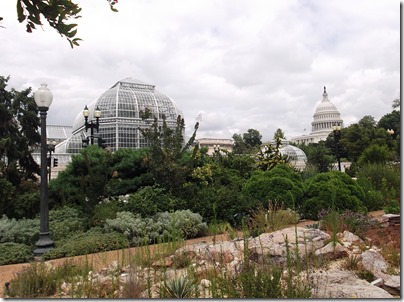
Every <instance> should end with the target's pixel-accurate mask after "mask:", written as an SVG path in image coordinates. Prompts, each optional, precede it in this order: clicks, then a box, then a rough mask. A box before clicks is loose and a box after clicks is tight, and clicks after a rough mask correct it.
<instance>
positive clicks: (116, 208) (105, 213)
mask: <svg viewBox="0 0 404 302" xmlns="http://www.w3.org/2000/svg"><path fill="white" fill-rule="evenodd" d="M126 196H127V198H129V195H126ZM124 197H125V196H119V197H114V198H111V199H105V200H103V201H102V202H101V203H99V204H97V205H96V206H95V208H94V213H93V216H92V218H91V225H92V226H104V224H105V222H106V221H107V219H114V218H116V213H118V212H121V211H123V209H124V202H125V201H124V200H126V199H124Z"/></svg>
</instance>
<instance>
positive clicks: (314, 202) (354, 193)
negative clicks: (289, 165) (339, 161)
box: [299, 171, 367, 220]
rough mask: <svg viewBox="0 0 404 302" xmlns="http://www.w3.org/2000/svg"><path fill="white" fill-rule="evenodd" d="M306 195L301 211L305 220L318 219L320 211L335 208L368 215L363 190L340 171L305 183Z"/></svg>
mask: <svg viewBox="0 0 404 302" xmlns="http://www.w3.org/2000/svg"><path fill="white" fill-rule="evenodd" d="M304 184H305V187H306V189H305V194H304V198H303V203H302V206H301V207H300V209H299V211H300V213H301V216H302V217H303V218H308V219H313V220H317V219H318V215H317V214H318V213H319V211H320V210H323V209H328V208H332V207H333V206H334V207H335V210H336V211H338V212H342V211H344V210H351V211H353V212H357V213H366V212H367V208H366V206H365V204H364V199H365V193H364V191H363V189H362V188H361V187H360V186H359V185H358V184H357V183H356V182H355V181H354V180H353V179H352V178H351V177H349V176H348V175H347V174H345V173H341V172H339V171H331V172H327V173H320V174H317V175H316V176H314V177H312V178H310V179H308V180H306V181H305V183H304Z"/></svg>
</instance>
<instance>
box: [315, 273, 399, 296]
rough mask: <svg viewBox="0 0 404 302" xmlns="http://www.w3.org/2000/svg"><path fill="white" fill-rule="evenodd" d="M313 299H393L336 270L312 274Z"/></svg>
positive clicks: (386, 293)
mask: <svg viewBox="0 0 404 302" xmlns="http://www.w3.org/2000/svg"><path fill="white" fill-rule="evenodd" d="M310 276H311V278H313V283H314V285H315V288H314V289H313V290H312V295H313V298H316V299H318V298H346V299H352V298H360V299H370V298H393V296H392V295H390V294H389V293H388V292H387V291H385V290H384V289H381V288H380V287H377V286H374V285H372V284H370V283H369V282H367V281H365V280H362V279H358V278H357V277H356V276H355V275H354V274H353V273H351V272H348V271H341V270H338V269H334V270H329V271H322V272H315V273H312V274H311V275H310Z"/></svg>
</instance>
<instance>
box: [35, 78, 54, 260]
mask: <svg viewBox="0 0 404 302" xmlns="http://www.w3.org/2000/svg"><path fill="white" fill-rule="evenodd" d="M34 99H35V103H36V104H37V106H38V110H39V113H40V118H41V201H40V213H39V214H40V216H39V217H40V227H39V239H38V241H37V243H36V244H35V246H36V249H35V250H34V255H35V256H42V255H43V254H44V253H46V252H48V251H50V250H51V249H52V248H53V246H54V243H53V241H52V239H51V238H50V234H49V208H48V178H47V175H46V173H47V169H46V166H47V164H46V155H47V144H46V112H47V111H48V109H49V106H50V105H51V104H52V100H53V95H52V92H51V91H50V90H49V88H48V87H47V84H45V83H44V84H41V88H39V89H38V90H37V91H36V92H35V93H34Z"/></svg>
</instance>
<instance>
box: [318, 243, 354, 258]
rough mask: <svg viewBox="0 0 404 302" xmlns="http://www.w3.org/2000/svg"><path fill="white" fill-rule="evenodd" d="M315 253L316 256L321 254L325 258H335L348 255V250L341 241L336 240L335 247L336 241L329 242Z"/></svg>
mask: <svg viewBox="0 0 404 302" xmlns="http://www.w3.org/2000/svg"><path fill="white" fill-rule="evenodd" d="M314 254H315V255H316V256H320V257H323V258H325V259H329V260H334V259H338V258H343V257H347V256H348V250H347V249H346V248H345V247H344V246H342V245H341V244H340V243H339V242H336V244H335V248H334V243H333V242H329V243H328V244H327V245H326V246H324V247H322V248H321V249H318V250H316V251H315V253H314Z"/></svg>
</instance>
